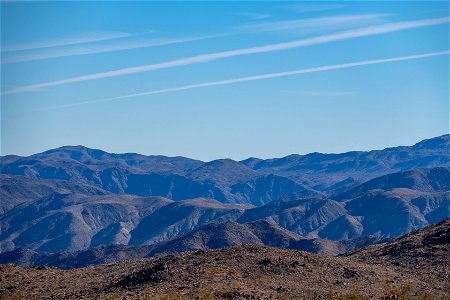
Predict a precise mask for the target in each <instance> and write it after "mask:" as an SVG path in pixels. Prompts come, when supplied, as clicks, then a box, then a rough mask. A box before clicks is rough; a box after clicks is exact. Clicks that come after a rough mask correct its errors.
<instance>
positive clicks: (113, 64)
mask: <svg viewBox="0 0 450 300" xmlns="http://www.w3.org/2000/svg"><path fill="white" fill-rule="evenodd" d="M1 8H2V11H1V17H2V18H1V25H2V26H1V28H2V32H1V33H2V36H1V93H2V95H1V153H2V155H5V154H18V155H29V154H32V153H37V152H41V151H44V150H47V149H50V148H55V147H59V146H63V145H85V146H88V147H92V148H99V149H103V150H106V151H110V152H138V153H142V154H162V155H168V156H176V155H182V156H187V157H192V158H198V159H202V160H212V159H216V158H225V157H229V158H233V159H244V158H247V157H251V156H254V157H261V158H269V157H281V156H285V155H288V154H291V153H299V154H305V153H309V152H316V151H317V152H326V153H333V152H344V151H350V150H369V149H380V148H384V147H388V146H395V145H411V144H414V143H415V142H417V141H419V140H422V139H424V138H430V137H434V136H438V135H442V134H446V133H448V132H449V54H448V50H449V49H448V48H449V4H448V2H447V1H443V2H431V1H426V2H418V1H414V2H407V1H401V2H365V1H359V2H318V1H315V2H313V1H310V2H256V1H253V2H219V1H215V2H189V1H185V2H143V1H142V2H126V1H118V2H83V1H80V2H33V1H26V2H20V1H2V3H1Z"/></svg>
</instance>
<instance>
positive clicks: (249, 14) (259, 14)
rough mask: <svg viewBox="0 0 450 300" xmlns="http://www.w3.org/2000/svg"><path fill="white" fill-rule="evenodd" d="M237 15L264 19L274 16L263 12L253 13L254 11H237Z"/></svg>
mask: <svg viewBox="0 0 450 300" xmlns="http://www.w3.org/2000/svg"><path fill="white" fill-rule="evenodd" d="M235 15H237V16H241V17H245V18H247V19H250V20H262V19H268V18H271V17H272V16H271V15H269V14H261V13H253V12H238V13H235Z"/></svg>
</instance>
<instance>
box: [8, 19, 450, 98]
mask: <svg viewBox="0 0 450 300" xmlns="http://www.w3.org/2000/svg"><path fill="white" fill-rule="evenodd" d="M449 20H450V18H448V17H446V18H436V19H425V20H416V21H407V22H397V23H390V24H384V25H376V26H369V27H364V28H360V29H355V30H349V31H344V32H339V33H335V34H330V35H322V36H317V37H313V38H308V39H301V40H296V41H291V42H285V43H278V44H270V45H265V46H259V47H252V48H244V49H238V50H231V51H223V52H217V53H210V54H203V55H198V56H192V57H187V58H182V59H177V60H172V61H168V62H163V63H158V64H151V65H143V66H137V67H131V68H124V69H118V70H114V71H108V72H102V73H95V74H89V75H83V76H77V77H72V78H67V79H62V80H57V81H51V82H44V83H38V84H33V85H27V86H23V87H19V88H16V89H12V90H7V91H5V92H3V94H14V93H23V92H30V91H35V90H39V89H43V88H49V87H55V86H61V85H65V84H69V83H76V82H82V81H87V80H97V79H102V78H111V77H116V76H123V75H129V74H136V73H142V72H150V71H155V70H161V69H168V68H174V67H180V66H187V65H193V64H199V63H205V62H210V61H214V60H219V59H224V58H230V57H237V56H243V55H250V54H258V53H268V52H274V51H281V50H287V49H294V48H299V47H306V46H313V45H318V44H325V43H330V42H335V41H342V40H348V39H353V38H358V37H365V36H372V35H378V34H384V33H390V32H397V31H401V30H407V29H412V28H419V27H425V26H432V25H438V24H445V23H448V22H449Z"/></svg>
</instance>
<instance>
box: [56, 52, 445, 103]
mask: <svg viewBox="0 0 450 300" xmlns="http://www.w3.org/2000/svg"><path fill="white" fill-rule="evenodd" d="M449 54H450V51H448V50H447V51H441V52H432V53H425V54H417V55H409V56H400V57H393V58H383V59H375V60H366V61H358V62H352V63H346V64H337V65H328V66H321V67H314V68H307V69H299V70H293V71H286V72H278V73H269V74H262V75H256V76H248V77H240V78H235V79H227V80H220V81H212V82H205V83H198V84H191V85H185V86H180V87H174V88H168V89H161V90H153V91H148V92H143V93H136V94H129V95H124V96H118V97H113V98H106V99H99V100H94V101H85V102H77V103H72V104H67V105H61V106H56V107H53V108H64V107H71V106H78V105H84V104H94V103H101V102H110V101H116V100H123V99H127V98H133V97H140V96H147V95H156V94H164V93H173V92H179V91H185V90H193V89H199V88H205V87H211V86H220V85H228V84H235V83H240V82H247V81H256V80H263V79H270V78H278V77H285V76H293V75H298V74H307V73H316V72H323V71H330V70H338V69H349V68H354V67H360V66H367V65H376V64H383V63H390V62H397V61H405V60H414V59H421V58H428V57H435V56H443V55H449Z"/></svg>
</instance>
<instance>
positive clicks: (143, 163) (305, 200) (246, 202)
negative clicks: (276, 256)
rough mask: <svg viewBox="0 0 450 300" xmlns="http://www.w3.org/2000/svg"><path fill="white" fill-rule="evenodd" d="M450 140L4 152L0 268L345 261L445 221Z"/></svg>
mask: <svg viewBox="0 0 450 300" xmlns="http://www.w3.org/2000/svg"><path fill="white" fill-rule="evenodd" d="M449 145H450V135H445V136H440V137H436V138H432V139H428V140H424V141H422V142H419V143H417V144H415V145H413V146H401V147H394V148H387V149H384V150H374V151H369V152H362V151H354V152H348V153H342V154H320V153H312V154H307V155H289V156H287V157H284V158H277V159H267V160H262V159H257V158H249V159H246V160H243V161H234V160H231V159H220V160H215V161H211V162H202V161H199V160H193V159H189V158H184V157H164V156H144V155H139V154H130V153H128V154H111V153H107V152H104V151H101V150H94V149H89V148H86V147H82V146H66V147H61V148H57V149H53V150H49V151H46V152H43V153H39V154H35V155H31V156H28V157H20V156H12V155H9V156H3V157H1V160H0V166H1V174H0V185H1V186H0V197H1V199H2V201H1V203H0V213H1V215H0V252H3V254H2V256H1V258H0V261H3V262H5V261H8V259H11V257H12V258H14V259H16V261H20V260H23V261H24V262H33V261H39V259H40V260H41V261H47V258H45V259H44V257H48V255H54V256H53V258H52V259H53V260H51V261H54V262H55V264H65V263H63V262H61V261H62V258H67V257H73V255H74V254H68V253H70V252H75V251H78V252H76V253H77V254H76V255H81V256H80V257H82V256H83V255H86V256H87V255H88V253H89V251H91V249H93V250H92V251H97V253H102V251H110V252H111V253H114V254H113V255H109V256H108V255H103V254H101V255H100V257H104V258H101V259H100V258H99V256H95V255H94V256H93V257H94V258H93V259H92V261H93V263H95V261H116V260H117V259H121V258H123V259H126V258H128V257H143V256H152V255H157V254H160V253H172V252H178V251H186V250H195V249H203V248H211V249H214V248H220V247H223V246H236V245H241V244H249V243H250V244H259V245H266V246H276V247H286V248H294V249H306V250H309V251H313V252H318V253H326V254H331V255H336V254H340V253H343V252H346V251H349V250H352V249H354V248H358V247H361V246H364V245H367V244H370V243H375V242H377V241H381V240H385V239H392V238H395V237H398V236H401V235H403V234H406V233H408V232H411V231H413V230H416V229H418V228H421V227H424V226H427V225H430V224H434V223H437V222H439V221H441V220H444V219H446V218H448V217H449V216H450V169H449V166H450V156H449V153H450V152H449ZM104 245H107V246H104ZM140 247H142V248H140ZM98 249H104V250H101V251H100V252H98V251H99V250H98ZM105 249H106V250H105ZM108 249H109V250H108ZM114 249H115V250H114ZM9 251H13V252H9ZM119 252H120V253H122V254H120V255H118V254H117V253H119ZM135 253H138V254H135ZM116 254H117V255H116ZM43 255H44V256H43ZM55 255H56V256H55ZM5 257H6V258H5ZM8 257H9V258H8ZM27 257H29V258H27ZM30 257H32V258H33V257H34V258H33V259H31V258H30ZM38 257H39V259H38ZM55 257H59V258H58V259H56V260H55ZM14 259H13V260H12V261H14ZM102 259H104V260H102ZM56 261H57V262H56ZM86 261H89V260H88V259H86ZM66 265H77V264H69V263H66Z"/></svg>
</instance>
